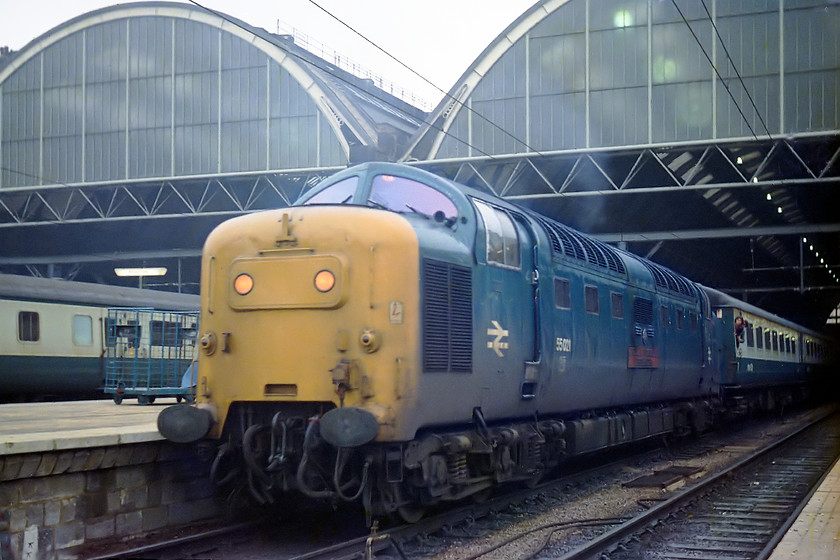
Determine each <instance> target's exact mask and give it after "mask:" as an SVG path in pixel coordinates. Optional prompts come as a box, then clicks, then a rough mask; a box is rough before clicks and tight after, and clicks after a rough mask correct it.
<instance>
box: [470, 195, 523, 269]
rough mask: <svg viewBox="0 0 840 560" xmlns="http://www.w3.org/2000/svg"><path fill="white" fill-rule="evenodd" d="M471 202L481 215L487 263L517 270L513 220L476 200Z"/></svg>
mask: <svg viewBox="0 0 840 560" xmlns="http://www.w3.org/2000/svg"><path fill="white" fill-rule="evenodd" d="M473 202H475V207H476V208H477V209H478V212H479V214H481V219H482V220H483V221H484V229H485V231H486V232H487V235H486V239H487V263H488V264H494V265H496V266H502V267H506V268H516V269H518V268H519V266H520V258H519V235H518V233H517V232H516V225H515V224H514V223H513V218H511V217H510V216H509V215H508V213H507V212H505V211H504V210H502V209H501V208H496V207H495V206H490V205H489V204H487V203H485V202H482V201H480V200H476V199H473Z"/></svg>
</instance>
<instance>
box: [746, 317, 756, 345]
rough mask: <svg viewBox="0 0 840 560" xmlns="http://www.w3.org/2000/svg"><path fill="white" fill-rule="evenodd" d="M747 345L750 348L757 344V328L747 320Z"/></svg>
mask: <svg viewBox="0 0 840 560" xmlns="http://www.w3.org/2000/svg"><path fill="white" fill-rule="evenodd" d="M747 346H749V347H750V348H752V347H753V346H755V329H754V328H753V324H752V323H750V322H747Z"/></svg>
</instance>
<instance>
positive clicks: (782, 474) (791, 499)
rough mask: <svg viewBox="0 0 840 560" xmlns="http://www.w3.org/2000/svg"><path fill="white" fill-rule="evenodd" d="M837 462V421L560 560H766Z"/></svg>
mask: <svg viewBox="0 0 840 560" xmlns="http://www.w3.org/2000/svg"><path fill="white" fill-rule="evenodd" d="M838 454H840V415H838V414H834V415H832V416H830V417H829V418H826V419H825V420H823V421H821V422H819V423H818V424H816V425H812V426H807V427H805V428H803V429H802V430H799V431H797V432H795V433H794V434H791V435H790V436H788V437H787V438H785V439H783V440H781V441H779V442H778V443H776V444H774V445H772V446H770V447H769V448H766V449H762V450H760V451H757V452H755V453H752V454H750V455H748V456H747V457H745V458H744V459H742V460H741V461H739V462H738V463H736V464H735V465H732V466H731V467H729V468H728V469H725V470H724V471H722V472H720V473H718V474H716V475H714V476H712V477H710V478H708V479H707V480H705V481H703V482H702V483H699V484H697V485H696V486H694V487H692V488H691V489H689V490H686V491H684V492H682V493H680V494H678V495H675V496H674V497H672V498H671V499H669V500H667V501H666V502H663V503H661V504H659V505H658V506H656V507H654V508H652V509H651V510H650V511H648V512H647V513H645V514H644V515H641V516H638V517H636V518H634V519H633V520H632V521H629V522H627V523H625V524H622V525H621V526H620V527H618V528H617V529H615V530H612V531H609V532H608V533H606V534H604V535H602V536H601V537H599V538H597V539H595V540H594V541H593V542H592V543H590V544H589V545H588V546H586V547H582V548H580V549H578V550H575V551H573V552H570V553H568V554H566V555H563V556H562V557H561V558H562V560H585V559H596V558H597V559H609V560H625V559H626V560H630V559H634V560H635V559H663V560H691V559H697V558H702V559H703V560H718V559H719V560H754V559H764V558H767V557H769V555H770V553H772V551H773V549H774V548H775V546H776V545H777V544H778V542H779V541H780V540H781V538H782V537H783V536H784V533H785V532H786V531H787V529H788V528H789V527H790V525H791V524H792V523H793V521H794V520H795V519H796V516H797V515H798V514H799V512H800V511H801V510H802V508H803V507H804V505H805V503H807V501H808V499H809V498H810V497H811V495H812V494H813V492H814V490H815V489H816V488H817V486H818V485H819V482H820V481H821V480H822V478H823V477H824V476H825V474H826V473H827V472H828V470H829V469H830V468H831V466H832V464H833V463H834V461H835V459H836V458H837V456H838Z"/></svg>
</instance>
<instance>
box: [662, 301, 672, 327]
mask: <svg viewBox="0 0 840 560" xmlns="http://www.w3.org/2000/svg"><path fill="white" fill-rule="evenodd" d="M659 319H660V321H662V328H663V329H664V328H667V327H668V326H670V325H671V314H670V313H669V312H668V306H667V305H663V306H662V307H660V308H659Z"/></svg>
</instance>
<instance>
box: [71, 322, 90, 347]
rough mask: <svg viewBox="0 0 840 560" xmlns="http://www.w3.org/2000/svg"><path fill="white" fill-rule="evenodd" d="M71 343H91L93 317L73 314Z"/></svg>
mask: <svg viewBox="0 0 840 560" xmlns="http://www.w3.org/2000/svg"><path fill="white" fill-rule="evenodd" d="M73 344H75V345H76V346H90V345H91V344H93V319H91V317H90V315H73Z"/></svg>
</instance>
